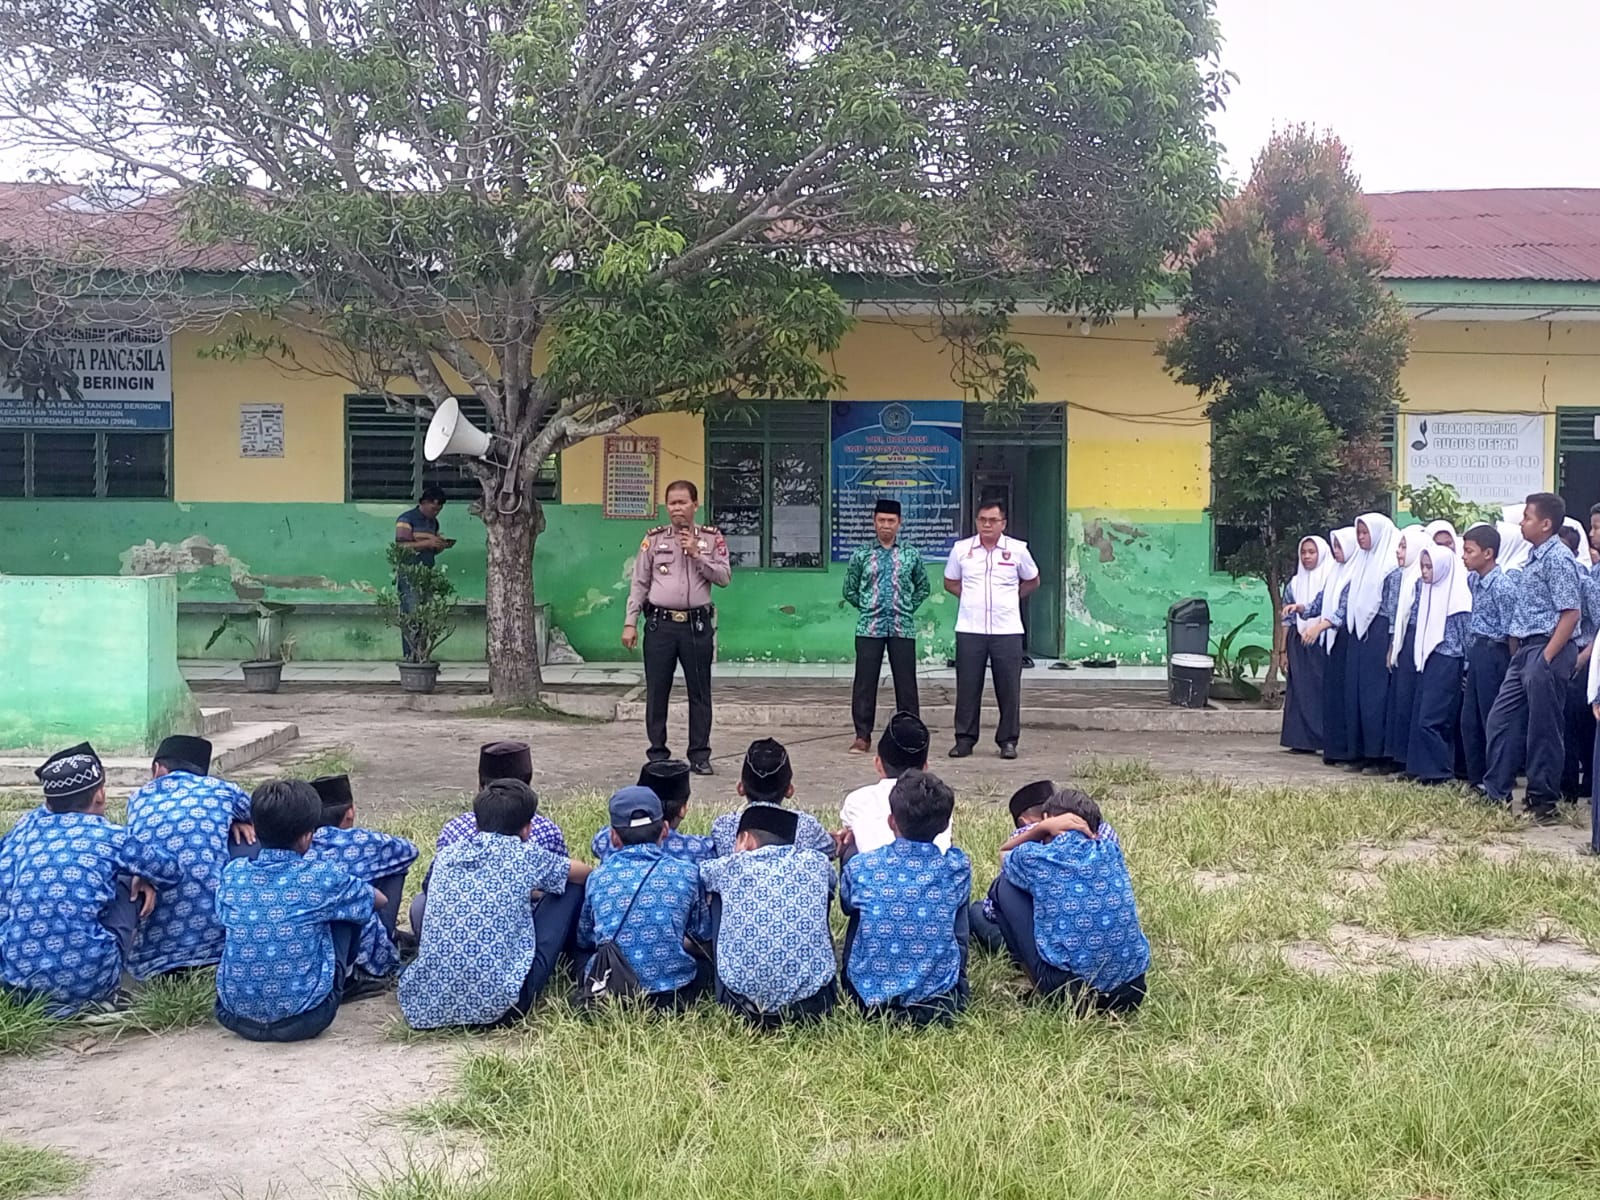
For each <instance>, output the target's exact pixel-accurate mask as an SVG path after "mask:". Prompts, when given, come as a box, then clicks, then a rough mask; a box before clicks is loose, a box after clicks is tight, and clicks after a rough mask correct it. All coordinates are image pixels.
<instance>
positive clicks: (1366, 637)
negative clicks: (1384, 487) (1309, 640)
mask: <svg viewBox="0 0 1600 1200" xmlns="http://www.w3.org/2000/svg"><path fill="white" fill-rule="evenodd" d="M1399 537H1400V533H1399V531H1398V530H1397V529H1395V527H1394V522H1393V521H1391V520H1390V519H1389V518H1388V517H1386V516H1384V515H1383V514H1382V513H1375V512H1371V513H1366V514H1364V515H1363V516H1362V517H1361V519H1360V520H1358V521H1357V522H1356V544H1357V545H1359V546H1360V547H1361V552H1360V553H1359V554H1357V555H1356V560H1355V562H1354V564H1352V566H1351V568H1350V602H1349V605H1348V608H1347V610H1346V613H1345V622H1344V625H1345V630H1346V631H1347V632H1348V633H1350V634H1351V635H1352V636H1353V638H1354V644H1353V645H1352V646H1351V647H1350V662H1349V667H1348V669H1347V670H1346V672H1345V719H1346V720H1347V721H1348V722H1349V724H1350V764H1349V768H1348V769H1349V770H1352V771H1360V770H1365V771H1367V772H1368V773H1370V774H1373V775H1380V774H1383V773H1384V766H1383V762H1384V759H1385V754H1384V739H1385V737H1386V736H1387V735H1388V732H1389V730H1388V717H1389V626H1390V622H1391V616H1392V614H1388V613H1385V612H1384V611H1383V598H1384V582H1385V580H1387V579H1388V578H1389V576H1390V575H1394V574H1398V573H1399V571H1400V565H1399V563H1398V562H1397V561H1396V560H1395V544H1396V543H1397V542H1398V541H1399ZM1395 594H1396V595H1398V589H1396V591H1395Z"/></svg>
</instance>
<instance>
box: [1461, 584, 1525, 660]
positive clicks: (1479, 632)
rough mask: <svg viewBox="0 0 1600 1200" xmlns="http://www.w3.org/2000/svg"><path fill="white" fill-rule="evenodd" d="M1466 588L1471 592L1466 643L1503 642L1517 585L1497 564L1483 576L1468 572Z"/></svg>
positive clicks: (1509, 624)
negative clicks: (1470, 613)
mask: <svg viewBox="0 0 1600 1200" xmlns="http://www.w3.org/2000/svg"><path fill="white" fill-rule="evenodd" d="M1467 587H1468V588H1469V589H1470V590H1471V592H1472V622H1471V625H1470V627H1469V632H1470V634H1471V636H1470V637H1469V639H1468V643H1469V644H1471V645H1476V644H1477V643H1478V642H1480V641H1486V642H1503V641H1505V640H1506V633H1507V630H1509V629H1510V628H1511V606H1512V602H1513V600H1514V598H1515V595H1516V588H1517V585H1516V583H1515V581H1514V580H1513V579H1512V577H1511V576H1509V575H1507V574H1506V573H1505V572H1504V571H1502V570H1501V569H1500V568H1499V567H1495V568H1493V569H1492V570H1490V571H1489V573H1488V574H1486V575H1479V574H1478V573H1477V572H1476V571H1469V572H1468V573H1467Z"/></svg>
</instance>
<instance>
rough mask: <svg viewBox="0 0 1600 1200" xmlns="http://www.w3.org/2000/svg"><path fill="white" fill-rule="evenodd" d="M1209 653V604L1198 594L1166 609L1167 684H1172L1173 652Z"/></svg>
mask: <svg viewBox="0 0 1600 1200" xmlns="http://www.w3.org/2000/svg"><path fill="white" fill-rule="evenodd" d="M1210 653H1211V606H1210V605H1209V604H1207V603H1206V602H1205V601H1204V600H1202V599H1200V598H1199V597H1198V596H1196V597H1194V598H1192V599H1189V600H1179V601H1178V602H1177V603H1176V604H1174V605H1173V606H1172V607H1171V608H1169V609H1167V686H1168V687H1171V686H1172V656H1173V655H1174V654H1201V655H1206V654H1210Z"/></svg>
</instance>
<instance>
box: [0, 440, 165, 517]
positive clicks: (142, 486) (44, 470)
mask: <svg viewBox="0 0 1600 1200" xmlns="http://www.w3.org/2000/svg"><path fill="white" fill-rule="evenodd" d="M171 462H172V435H171V434H170V433H168V432H166V431H164V430H163V431H160V432H156V431H151V430H143V429H140V430H132V429H106V430H85V429H60V430H57V429H7V430H0V496H3V497H9V498H12V499H39V500H61V499H85V500H87V499H106V500H115V499H123V500H165V499H168V498H169V497H170V496H171V495H172V469H171Z"/></svg>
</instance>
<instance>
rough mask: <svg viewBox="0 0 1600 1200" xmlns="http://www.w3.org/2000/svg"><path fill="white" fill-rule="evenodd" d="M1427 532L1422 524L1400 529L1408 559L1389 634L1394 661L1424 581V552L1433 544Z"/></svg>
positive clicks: (1397, 658)
mask: <svg viewBox="0 0 1600 1200" xmlns="http://www.w3.org/2000/svg"><path fill="white" fill-rule="evenodd" d="M1426 532H1427V531H1426V530H1424V529H1423V528H1422V526H1421V525H1409V526H1407V527H1406V528H1405V529H1402V530H1401V531H1400V537H1401V539H1402V540H1403V541H1404V542H1405V552H1406V561H1405V566H1403V567H1401V568H1400V570H1401V575H1400V604H1399V607H1397V608H1396V609H1395V610H1394V629H1393V631H1392V632H1391V633H1390V635H1389V658H1390V660H1391V661H1392V662H1399V661H1400V648H1401V647H1402V646H1404V645H1405V640H1406V626H1407V625H1409V624H1410V623H1411V599H1412V597H1414V596H1415V595H1416V594H1417V586H1418V585H1419V584H1420V583H1421V582H1422V552H1423V550H1424V549H1426V548H1427V546H1429V545H1431V543H1430V542H1428V541H1427V539H1426V537H1425V536H1424V535H1425V534H1426Z"/></svg>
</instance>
